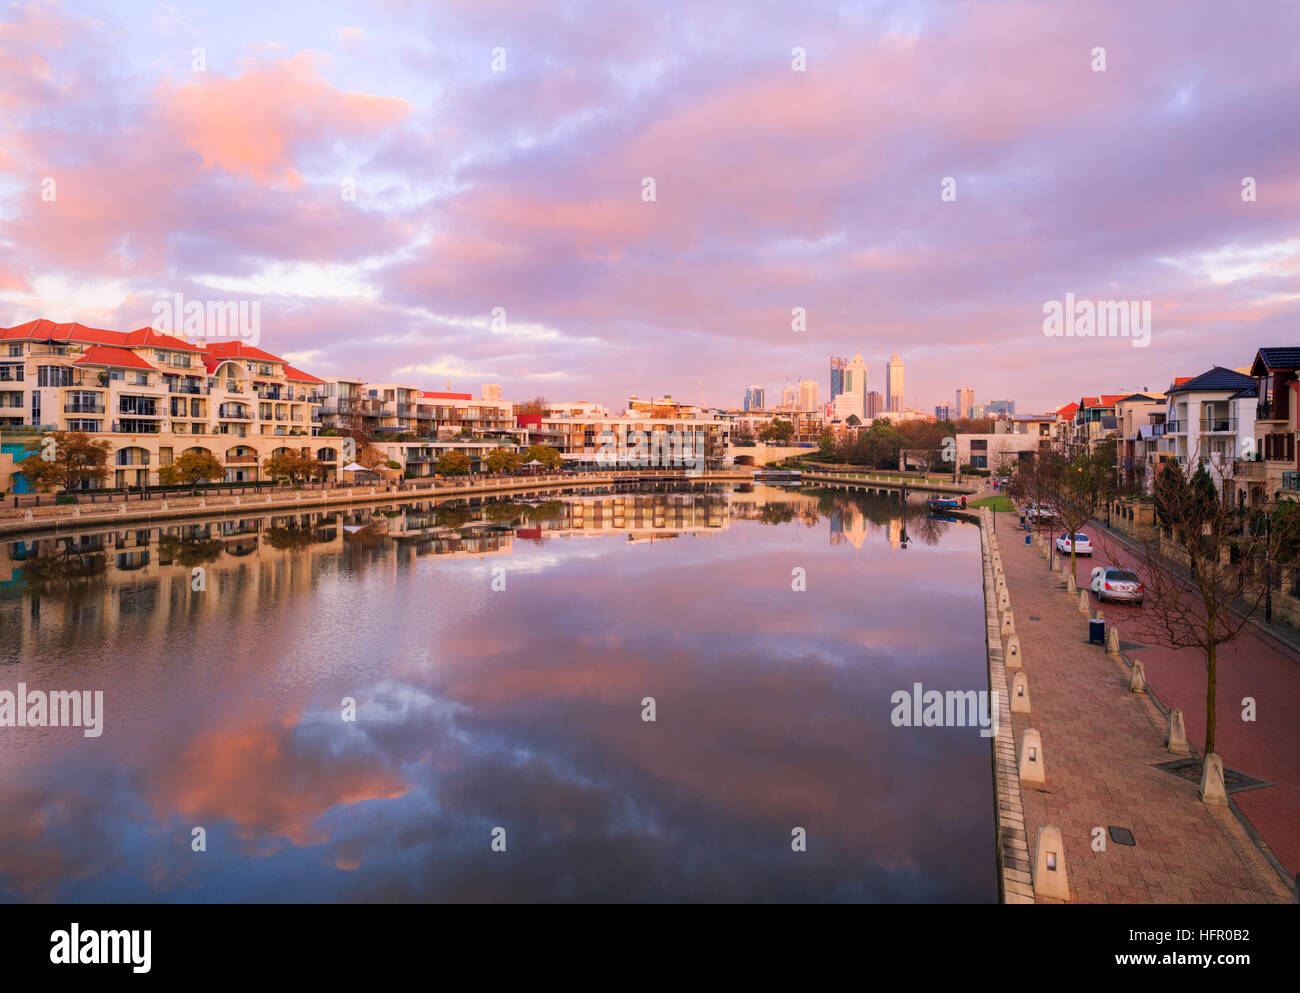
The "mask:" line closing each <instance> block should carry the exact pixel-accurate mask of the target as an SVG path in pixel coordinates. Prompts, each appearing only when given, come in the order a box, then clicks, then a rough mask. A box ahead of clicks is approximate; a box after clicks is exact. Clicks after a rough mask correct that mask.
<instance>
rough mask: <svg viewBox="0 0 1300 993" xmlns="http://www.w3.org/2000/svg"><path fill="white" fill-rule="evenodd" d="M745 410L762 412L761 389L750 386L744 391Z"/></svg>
mask: <svg viewBox="0 0 1300 993" xmlns="http://www.w3.org/2000/svg"><path fill="white" fill-rule="evenodd" d="M745 409H746V410H762V409H763V387H761V386H751V387H750V388H749V389H747V390H746V391H745Z"/></svg>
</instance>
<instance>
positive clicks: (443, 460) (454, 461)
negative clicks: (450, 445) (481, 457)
mask: <svg viewBox="0 0 1300 993" xmlns="http://www.w3.org/2000/svg"><path fill="white" fill-rule="evenodd" d="M438 472H440V473H441V474H442V475H444V476H464V475H465V474H466V473H468V472H469V456H467V455H466V454H465V453H464V452H458V451H456V450H455V449H452V450H451V451H447V452H443V453H442V454H441V455H439V456H438Z"/></svg>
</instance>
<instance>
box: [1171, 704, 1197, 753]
mask: <svg viewBox="0 0 1300 993" xmlns="http://www.w3.org/2000/svg"><path fill="white" fill-rule="evenodd" d="M1165 747H1166V748H1167V749H1169V750H1170V751H1171V752H1173V753H1174V754H1175V755H1190V754H1191V751H1192V749H1191V747H1190V746H1189V745H1188V744H1187V729H1186V728H1185V727H1183V712H1182V711H1181V710H1179V709H1178V708H1177V707H1175V708H1174V709H1173V710H1171V711H1169V730H1168V731H1166V732H1165Z"/></svg>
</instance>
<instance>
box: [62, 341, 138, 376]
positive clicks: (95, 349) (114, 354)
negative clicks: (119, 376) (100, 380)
mask: <svg viewBox="0 0 1300 993" xmlns="http://www.w3.org/2000/svg"><path fill="white" fill-rule="evenodd" d="M72 364H73V365H102V366H113V367H114V368H115V369H148V370H149V371H151V372H152V371H154V367H153V366H151V365H150V364H149V363H148V362H146V361H145V360H144V359H142V358H140V356H138V355H136V354H135V352H131V351H128V350H127V349H125V348H113V347H112V346H110V345H91V346H90V347H89V348H87V349H86V354H85V355H83V356H82V357H81V358H79V359H77V361H76V362H74V363H72Z"/></svg>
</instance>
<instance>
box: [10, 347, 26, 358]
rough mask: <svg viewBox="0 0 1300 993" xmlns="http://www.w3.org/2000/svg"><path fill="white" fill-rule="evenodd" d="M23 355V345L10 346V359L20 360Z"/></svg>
mask: <svg viewBox="0 0 1300 993" xmlns="http://www.w3.org/2000/svg"><path fill="white" fill-rule="evenodd" d="M22 354H23V346H22V345H10V346H9V357H10V358H11V359H14V358H20V357H21V356H22Z"/></svg>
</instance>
